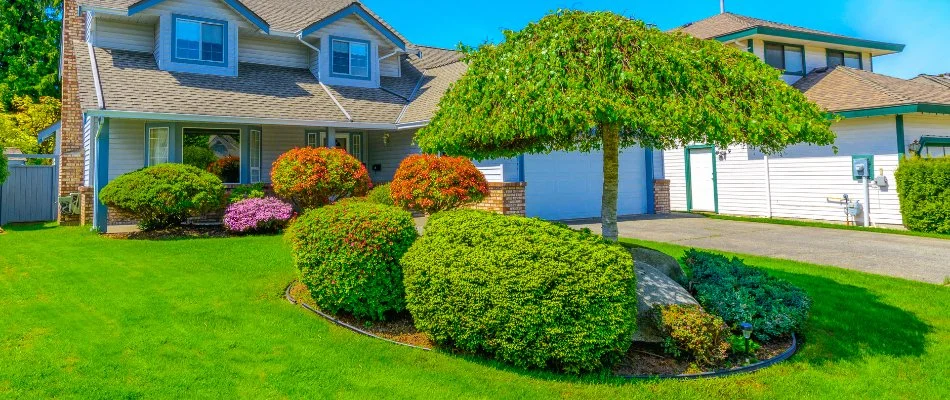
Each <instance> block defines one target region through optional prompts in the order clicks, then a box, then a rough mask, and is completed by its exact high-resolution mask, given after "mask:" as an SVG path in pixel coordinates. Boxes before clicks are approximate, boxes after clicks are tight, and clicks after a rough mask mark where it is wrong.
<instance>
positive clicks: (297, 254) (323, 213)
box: [287, 201, 418, 320]
mask: <svg viewBox="0 0 950 400" xmlns="http://www.w3.org/2000/svg"><path fill="white" fill-rule="evenodd" d="M417 236H418V233H417V232H416V226H415V223H414V221H413V219H412V215H411V214H409V213H408V212H406V211H403V210H400V209H398V208H395V207H390V206H384V205H381V204H375V203H371V202H367V201H342V202H338V203H336V204H334V205H330V206H325V207H321V208H316V209H311V210H310V211H308V212H306V213H305V214H303V216H301V217H300V218H298V219H297V220H296V221H295V222H294V223H293V224H292V225H291V227H290V228H289V229H288V230H287V239H288V241H289V242H290V244H291V247H292V253H293V258H294V263H295V264H296V266H297V268H298V269H299V270H300V278H301V281H302V282H303V283H304V284H305V285H306V286H307V288H309V289H310V294H311V296H312V297H313V300H314V301H315V302H316V304H317V306H319V307H320V308H321V309H323V310H325V311H329V312H331V313H334V314H336V313H340V312H346V313H350V314H352V315H353V316H355V317H358V318H368V319H373V320H383V319H384V318H385V314H386V313H388V312H390V311H394V312H399V311H403V310H404V309H405V292H404V290H403V282H402V280H403V278H402V268H401V267H400V266H399V259H400V258H401V257H402V256H403V254H405V252H406V250H408V249H409V246H411V245H412V243H413V241H415V240H416V237H417Z"/></svg>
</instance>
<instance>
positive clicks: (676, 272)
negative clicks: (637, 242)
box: [629, 247, 686, 285]
mask: <svg viewBox="0 0 950 400" xmlns="http://www.w3.org/2000/svg"><path fill="white" fill-rule="evenodd" d="M629 250H630V254H631V255H632V256H633V259H634V261H636V263H637V265H640V264H647V265H649V266H651V267H653V268H656V269H657V270H659V271H660V272H662V273H663V274H665V275H666V276H668V277H670V278H672V279H673V280H674V281H677V282H679V283H680V284H681V285H685V284H686V274H685V273H683V267H681V266H680V263H679V261H676V259H675V258H673V257H670V256H668V255H666V253H663V252H659V251H656V250H653V249H648V248H645V247H631V248H629Z"/></svg>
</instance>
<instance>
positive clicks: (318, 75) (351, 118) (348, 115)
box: [297, 32, 353, 142]
mask: <svg viewBox="0 0 950 400" xmlns="http://www.w3.org/2000/svg"><path fill="white" fill-rule="evenodd" d="M297 40H299V41H300V43H303V44H304V46H307V47H309V48H311V49H313V51H316V52H317V83H319V84H320V87H322V88H323V91H324V92H326V94H327V96H330V100H333V104H336V106H337V108H339V109H340V111H341V112H343V116H345V117H346V120H347V121H349V122H353V117H351V116H350V113H348V112H347V111H346V109H345V108H343V105H342V104H340V102H339V101H337V99H336V97H335V96H333V93H331V92H330V89H329V88H327V85H324V84H323V79H321V78H320V49H319V48H317V46H314V45H312V44H310V42H307V41H306V40H303V33H302V32H301V33H298V34H297ZM328 142H329V140H328Z"/></svg>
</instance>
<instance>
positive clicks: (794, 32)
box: [657, 13, 950, 225]
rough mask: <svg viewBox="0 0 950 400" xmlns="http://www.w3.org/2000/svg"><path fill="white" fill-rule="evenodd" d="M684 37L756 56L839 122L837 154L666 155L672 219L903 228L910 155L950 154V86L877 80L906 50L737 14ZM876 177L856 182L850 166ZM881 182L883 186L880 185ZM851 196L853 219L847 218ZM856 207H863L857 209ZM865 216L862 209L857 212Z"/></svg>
mask: <svg viewBox="0 0 950 400" xmlns="http://www.w3.org/2000/svg"><path fill="white" fill-rule="evenodd" d="M679 30H680V31H682V32H685V33H687V34H689V35H693V36H696V37H699V38H702V39H709V40H718V41H720V42H722V43H725V44H727V45H731V46H736V47H737V48H739V49H742V50H746V51H749V52H751V53H753V54H755V55H756V56H757V57H758V58H759V59H761V60H762V61H764V62H765V63H767V64H768V65H771V66H773V67H775V68H776V69H779V70H782V71H783V79H784V80H785V81H786V82H788V83H789V84H791V85H792V86H793V87H795V88H797V89H799V90H801V91H802V92H803V93H804V94H805V96H806V97H808V98H809V99H810V100H812V101H814V102H816V103H817V104H818V105H820V106H821V107H823V108H824V109H826V110H827V111H829V112H830V113H833V114H836V115H837V116H839V117H840V118H841V119H840V120H838V121H837V122H835V123H833V125H832V130H834V132H835V133H836V134H837V140H836V144H835V147H837V152H835V148H834V147H833V146H826V147H819V146H809V145H795V146H791V147H789V148H787V149H786V150H785V151H784V152H782V153H781V154H777V155H772V156H766V155H764V154H762V153H760V152H757V151H755V150H752V149H747V148H745V147H742V146H734V147H731V148H727V149H716V148H713V147H712V146H706V145H703V144H701V143H698V144H696V145H695V146H689V147H688V148H685V149H676V150H672V151H665V152H663V153H662V158H663V161H662V163H661V164H662V165H663V167H662V169H659V170H658V171H657V176H658V177H662V178H665V179H664V180H663V181H661V182H663V183H664V184H666V183H667V182H668V184H669V198H670V205H671V207H672V209H673V210H681V211H708V212H718V213H724V214H736V215H748V216H765V217H785V218H800V219H818V220H831V221H846V220H851V221H852V222H857V223H863V222H864V221H865V220H868V222H870V223H874V224H877V225H900V224H901V223H902V219H901V214H900V204H899V201H898V197H897V190H896V184H895V180H894V176H893V174H894V170H895V169H896V168H897V165H898V161H899V159H900V158H903V157H905V155H908V154H910V152H911V151H915V152H917V153H920V154H921V155H923V156H944V155H946V154H950V152H948V151H947V149H948V148H950V77H947V76H927V75H922V76H919V77H917V78H914V79H910V80H905V79H899V78H895V77H890V76H886V75H881V74H878V73H875V72H874V59H875V58H876V57H879V56H885V55H888V54H894V53H899V52H901V51H903V49H904V45H901V44H894V43H884V42H879V41H872V40H865V39H860V38H853V37H846V36H841V35H837V34H833V33H828V32H821V31H816V30H813V29H807V28H801V27H796V26H791V25H786V24H781V23H775V22H771V21H765V20H761V19H756V18H750V17H745V16H741V15H736V14H732V13H722V14H719V15H715V16H713V17H710V18H707V19H704V20H701V21H697V22H693V23H690V24H686V25H685V26H683V27H681V28H679ZM855 158H865V159H868V161H869V162H870V164H871V168H870V170H871V172H872V173H873V175H872V177H871V178H872V179H871V183H870V184H869V185H868V186H869V188H868V198H867V199H864V194H863V192H864V184H863V183H862V181H861V180H860V179H855V177H854V175H853V173H852V161H853V159H855ZM878 177H883V178H882V179H875V178H878ZM845 196H847V197H848V199H849V201H850V202H851V203H850V204H851V205H852V206H856V207H855V209H860V208H863V206H864V204H867V205H868V206H869V212H868V214H869V216H870V218H868V219H866V218H865V215H864V213H863V211H861V212H860V215H857V216H846V213H845V206H846V205H848V204H849V203H848V202H846V201H844V197H845ZM855 201H857V202H859V203H854V202H855ZM857 206H860V207H857Z"/></svg>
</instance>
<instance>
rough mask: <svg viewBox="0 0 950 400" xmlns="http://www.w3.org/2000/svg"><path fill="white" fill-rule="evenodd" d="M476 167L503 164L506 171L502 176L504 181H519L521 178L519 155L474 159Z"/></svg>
mask: <svg viewBox="0 0 950 400" xmlns="http://www.w3.org/2000/svg"><path fill="white" fill-rule="evenodd" d="M473 162H474V164H475V166H476V167H479V168H482V167H498V166H501V167H502V169H503V172H504V176H502V179H503V182H518V180H519V179H521V177H520V176H519V175H520V172H519V169H520V166H519V165H520V163H519V162H518V158H517V157H512V158H496V159H493V160H485V161H473Z"/></svg>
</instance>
